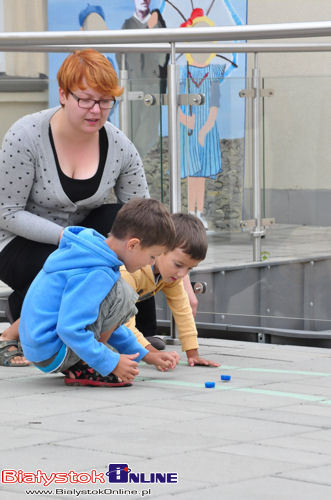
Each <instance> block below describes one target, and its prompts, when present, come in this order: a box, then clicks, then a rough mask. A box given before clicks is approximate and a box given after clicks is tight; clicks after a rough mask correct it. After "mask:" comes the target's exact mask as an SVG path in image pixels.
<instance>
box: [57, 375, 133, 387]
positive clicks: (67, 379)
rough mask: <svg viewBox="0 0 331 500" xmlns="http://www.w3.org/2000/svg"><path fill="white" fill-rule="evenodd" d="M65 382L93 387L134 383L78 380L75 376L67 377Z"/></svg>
mask: <svg viewBox="0 0 331 500" xmlns="http://www.w3.org/2000/svg"><path fill="white" fill-rule="evenodd" d="M64 383H65V384H66V385H76V386H78V385H83V386H86V385H89V386H93V387H130V386H131V385H132V384H131V383H130V382H100V381H99V382H98V381H97V380H88V379H82V380H77V379H75V378H67V377H66V378H65V379H64Z"/></svg>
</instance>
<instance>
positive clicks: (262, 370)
mask: <svg viewBox="0 0 331 500" xmlns="http://www.w3.org/2000/svg"><path fill="white" fill-rule="evenodd" d="M179 364H180V365H184V366H188V365H187V362H185V361H180V362H179ZM219 369H220V370H238V371H241V372H245V371H246V372H257V373H280V374H281V373H284V374H285V375H309V376H311V377H331V373H327V372H308V371H302V370H281V369H276V368H240V367H239V366H232V365H223V364H222V365H221V366H220V367H219Z"/></svg>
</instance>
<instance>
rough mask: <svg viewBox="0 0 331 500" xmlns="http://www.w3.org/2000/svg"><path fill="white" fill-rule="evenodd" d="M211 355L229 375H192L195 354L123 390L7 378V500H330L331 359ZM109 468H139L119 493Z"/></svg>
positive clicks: (23, 373)
mask: <svg viewBox="0 0 331 500" xmlns="http://www.w3.org/2000/svg"><path fill="white" fill-rule="evenodd" d="M168 349H176V350H178V352H179V347H178V346H175V347H170V346H168ZM200 353H201V355H203V356H204V357H207V358H209V359H213V360H217V361H219V362H220V363H221V364H222V365H221V367H219V368H205V367H194V368H190V367H188V366H187V365H186V363H185V357H184V355H182V357H181V363H180V365H179V366H178V367H177V368H176V370H174V371H173V372H171V373H160V372H158V371H157V370H156V369H155V368H154V367H150V366H148V365H145V364H144V363H141V366H140V375H139V377H138V379H137V380H136V381H135V383H134V385H133V386H132V387H128V388H116V389H108V388H87V387H67V386H65V385H64V383H63V376H62V375H60V374H58V375H44V374H42V373H41V372H39V371H37V369H35V368H33V367H29V368H3V367H0V387H1V410H0V419H1V434H0V435H1V439H0V449H1V469H2V482H1V484H0V498H1V500H7V499H8V500H16V499H17V500H23V499H24V498H29V497H30V496H32V498H34V497H37V498H49V497H50V496H51V497H53V498H61V499H62V498H63V499H65V498H83V499H84V498H113V497H120V498H123V499H124V498H142V497H144V498H156V499H160V500H163V499H168V498H169V499H170V498H173V497H174V498H175V499H177V500H182V499H183V500H184V499H185V500H186V499H189V500H195V499H199V500H201V499H202V500H205V499H206V500H209V499H212V500H214V499H218V498H221V499H222V500H230V499H231V500H232V499H235V500H243V499H245V500H262V499H263V500H265V499H275V500H276V499H277V500H283V499H297V498H299V499H300V500H305V499H308V498H309V499H311V498H312V497H314V498H315V499H318V500H324V499H325V500H329V499H330V498H331V363H330V352H329V350H328V349H321V348H311V347H298V346H284V345H271V344H255V343H248V342H239V341H229V340H215V339H201V340H200ZM221 374H228V375H231V381H230V382H221V381H220V375H221ZM206 381H214V382H215V388H211V389H207V388H205V386H204V383H205V382H206ZM110 464H122V469H123V467H125V465H127V466H128V469H129V470H128V471H124V472H123V471H122V472H123V474H124V476H116V477H118V478H119V480H120V481H127V482H114V481H112V482H110V478H111V477H112V478H114V476H109V478H108V476H107V475H105V474H106V472H108V470H109V468H111V467H112V465H110ZM38 470H39V471H40V473H39V474H40V476H39V481H43V480H45V477H46V476H45V475H47V476H48V477H49V480H52V477H53V482H51V483H50V485H49V486H44V484H43V483H42V482H41V483H39V484H36V483H35V481H36V480H37V479H38V476H37V474H38V472H37V471H38ZM93 470H94V471H95V474H96V476H95V480H94V483H93V480H92V481H91V478H92V476H93V472H92V471H93ZM4 471H5V473H4ZM18 471H21V472H18ZM70 471H72V472H70ZM60 472H61V473H62V476H60V475H59V473H60ZM27 473H33V474H34V475H31V474H30V476H29V475H28V474H27ZM51 473H53V476H51ZM55 473H57V474H58V475H54V474H55ZM156 473H159V474H158V475H157V474H156ZM41 474H43V475H42V476H41ZM167 474H168V475H167ZM176 475H177V476H176ZM176 477H178V482H174V481H175V480H176ZM4 480H5V481H6V482H4ZM23 480H24V481H25V483H24V482H23ZM27 480H31V481H34V482H32V483H26V481H27ZM55 480H57V481H64V482H62V483H61V482H57V483H55ZM133 480H136V481H139V482H132V481H133ZM153 480H154V482H153ZM155 480H157V482H155ZM161 480H162V481H166V480H168V481H169V482H168V483H164V482H160V481H161ZM9 481H11V482H9ZM14 481H15V482H14ZM84 481H87V483H86V484H85V483H84ZM102 481H105V482H104V483H103V482H102ZM26 490H29V491H30V494H28V493H26ZM31 491H35V494H34V495H32V494H31ZM37 491H38V493H37Z"/></svg>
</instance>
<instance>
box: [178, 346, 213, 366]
mask: <svg viewBox="0 0 331 500" xmlns="http://www.w3.org/2000/svg"><path fill="white" fill-rule="evenodd" d="M186 356H187V362H188V364H189V366H195V365H197V366H220V364H219V363H215V361H210V360H209V359H204V358H200V356H199V353H198V349H191V350H189V351H186Z"/></svg>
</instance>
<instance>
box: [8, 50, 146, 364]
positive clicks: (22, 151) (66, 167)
mask: <svg viewBox="0 0 331 500" xmlns="http://www.w3.org/2000/svg"><path fill="white" fill-rule="evenodd" d="M57 77H58V83H59V100H60V104H61V106H59V107H56V108H52V109H46V110H43V111H41V112H38V113H34V114H31V115H27V116H24V117H23V118H21V119H20V120H18V121H17V122H16V123H14V125H13V126H12V127H11V128H10V130H9V131H8V132H7V134H6V136H5V138H4V141H3V145H2V150H1V160H0V169H1V172H0V175H1V186H0V280H2V281H3V282H4V283H6V284H7V285H8V286H10V287H11V288H12V289H13V293H12V294H11V296H10V297H9V308H10V313H11V316H12V318H13V320H17V318H19V316H20V311H21V306H22V302H23V299H24V296H25V293H26V291H27V289H28V287H29V285H30V283H31V282H32V280H33V279H34V277H35V276H36V274H37V273H38V272H39V271H40V269H41V268H42V266H43V263H44V261H45V260H46V258H47V257H48V256H49V254H50V253H51V252H53V250H55V249H56V248H57V245H58V243H59V240H60V238H61V235H62V232H63V229H64V228H65V227H67V226H69V225H80V226H88V227H93V228H94V229H96V230H97V231H99V232H100V233H103V234H105V232H107V231H108V230H109V227H110V226H111V223H112V220H113V218H114V217H115V215H116V213H117V210H118V208H119V206H120V204H122V203H125V202H126V201H128V200H129V199H130V198H132V197H134V196H137V197H142V198H143V197H148V196H149V193H148V188H147V183H146V178H145V174H144V170H143V166H142V162H141V159H140V157H139V154H138V152H137V150H136V148H135V147H134V145H133V144H132V143H131V142H130V141H129V139H128V138H127V137H126V136H125V135H124V134H123V133H122V132H121V131H120V130H118V129H117V128H116V127H114V126H113V125H112V124H110V123H109V122H108V121H107V118H108V115H109V112H110V109H111V108H112V107H113V105H114V103H115V98H116V97H118V96H120V95H121V93H122V89H121V87H119V85H118V80H117V75H116V72H115V70H114V69H113V67H112V65H111V63H110V62H109V61H108V59H107V58H106V57H104V56H103V55H102V54H100V53H99V52H97V51H95V50H93V49H87V50H82V51H77V52H74V53H73V54H71V55H69V56H68V57H67V58H66V59H65V61H64V62H63V64H62V66H61V67H60V69H59V71H58V75H57ZM113 190H114V192H115V195H116V197H117V199H118V202H119V204H114V205H111V204H109V203H108V202H109V198H110V195H111V193H112V191H113ZM12 330H13V329H11V330H10V331H12ZM0 364H1V365H4V366H26V365H27V362H26V360H25V359H24V357H23V354H22V352H21V351H20V349H19V347H18V334H17V335H16V334H15V335H13V334H11V333H9V334H8V332H6V331H5V332H3V335H2V337H1V338H0Z"/></svg>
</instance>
